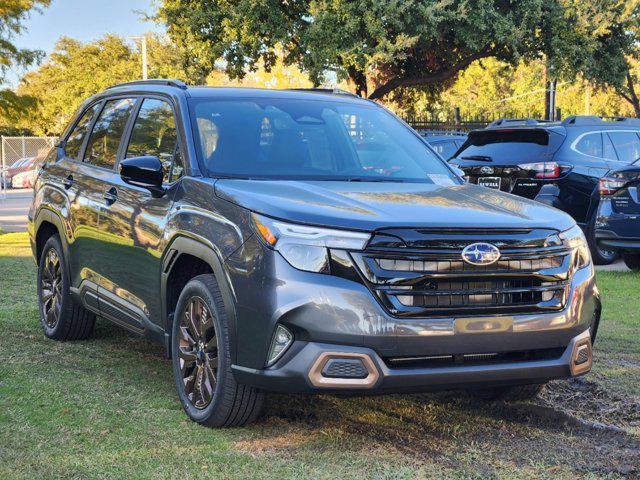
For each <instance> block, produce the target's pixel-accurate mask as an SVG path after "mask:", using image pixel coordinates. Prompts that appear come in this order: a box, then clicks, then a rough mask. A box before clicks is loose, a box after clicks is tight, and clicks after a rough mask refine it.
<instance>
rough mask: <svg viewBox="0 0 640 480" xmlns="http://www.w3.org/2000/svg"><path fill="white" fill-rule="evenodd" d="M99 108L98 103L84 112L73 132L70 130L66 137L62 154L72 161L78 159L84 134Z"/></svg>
mask: <svg viewBox="0 0 640 480" xmlns="http://www.w3.org/2000/svg"><path fill="white" fill-rule="evenodd" d="M99 107H100V104H99V103H96V104H95V105H92V106H91V107H90V108H89V109H88V110H87V111H86V112H84V114H83V115H82V117H81V118H80V120H79V121H78V123H77V124H76V126H75V127H73V130H71V133H70V134H69V136H68V137H67V142H66V144H65V146H64V152H65V154H66V156H67V158H72V159H74V160H77V159H78V157H79V155H80V149H81V148H82V142H83V141H84V137H85V134H86V133H87V130H88V129H89V126H90V125H91V121H92V120H93V117H94V116H95V115H96V113H97V112H98V108H99Z"/></svg>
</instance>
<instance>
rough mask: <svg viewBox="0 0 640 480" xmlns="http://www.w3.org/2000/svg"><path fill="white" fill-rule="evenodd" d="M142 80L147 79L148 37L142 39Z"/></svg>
mask: <svg viewBox="0 0 640 480" xmlns="http://www.w3.org/2000/svg"><path fill="white" fill-rule="evenodd" d="M142 79H143V80H146V79H147V36H146V35H144V36H143V37H142Z"/></svg>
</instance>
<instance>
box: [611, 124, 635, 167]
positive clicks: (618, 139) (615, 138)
mask: <svg viewBox="0 0 640 480" xmlns="http://www.w3.org/2000/svg"><path fill="white" fill-rule="evenodd" d="M609 137H611V141H612V142H613V146H614V147H615V149H616V153H617V154H618V158H619V159H620V161H621V162H625V163H633V162H635V161H636V160H637V159H638V158H640V137H638V134H637V133H635V132H609Z"/></svg>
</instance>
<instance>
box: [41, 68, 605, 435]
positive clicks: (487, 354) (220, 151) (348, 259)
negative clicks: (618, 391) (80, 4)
mask: <svg viewBox="0 0 640 480" xmlns="http://www.w3.org/2000/svg"><path fill="white" fill-rule="evenodd" d="M29 218H30V224H29V233H30V237H31V243H32V247H33V255H34V258H35V260H36V262H37V264H38V297H39V302H40V316H41V323H42V327H43V329H44V332H45V334H46V335H47V336H48V337H50V338H53V339H57V340H75V339H84V338H87V337H89V336H90V335H91V332H92V329H93V326H94V321H95V318H96V316H100V317H102V318H105V319H107V320H109V321H112V322H114V323H116V324H118V325H120V326H121V327H123V328H125V329H127V330H129V331H131V332H133V333H135V334H139V335H144V336H146V337H148V338H151V339H154V340H157V341H159V342H162V343H164V345H165V347H166V351H167V355H168V356H170V357H171V358H172V361H173V373H174V377H175V383H176V387H177V391H178V395H179V397H180V400H181V402H182V404H183V406H184V409H185V411H186V413H187V414H188V415H189V417H190V418H191V419H193V420H194V421H196V422H199V423H201V424H204V425H208V426H215V427H219V426H232V425H242V424H245V423H247V422H249V421H251V420H253V419H255V418H256V417H257V415H258V414H259V412H260V407H261V405H262V396H263V393H262V392H263V391H280V392H288V393H298V392H307V393H320V392H324V393H349V394H366V393H392V392H418V391H429V390H440V389H454V388H463V389H466V390H469V391H470V392H472V393H474V394H477V395H479V396H481V397H483V398H496V397H504V398H526V397H530V396H533V395H535V394H537V392H538V391H539V390H540V388H541V386H542V385H544V383H545V382H547V381H549V380H551V379H556V378H567V377H571V376H575V375H581V374H584V373H586V372H587V371H589V370H590V368H591V362H592V355H591V345H592V342H593V340H594V338H595V335H596V331H597V327H598V321H599V313H600V300H599V295H598V290H597V288H596V285H595V279H594V271H593V267H592V264H591V259H590V256H589V251H588V248H587V244H586V242H585V238H584V236H583V234H582V231H581V230H580V228H579V227H577V226H576V223H575V222H574V220H572V219H571V217H569V216H568V215H566V214H565V213H562V212H560V211H558V210H555V209H552V208H550V207H548V206H546V205H543V204H540V203H536V202H534V201H531V200H527V199H523V198H519V197H516V196H513V195H510V194H506V193H503V192H500V191H496V190H490V189H488V188H484V187H481V186H477V185H469V184H465V183H464V182H463V181H462V180H461V179H460V178H459V177H458V176H457V174H456V173H455V171H454V170H452V167H450V166H449V165H447V164H446V163H445V162H444V161H442V159H440V158H439V157H438V155H436V154H435V153H434V152H433V151H432V150H431V149H430V148H429V147H428V146H427V145H425V143H424V142H423V141H422V140H421V139H420V137H419V136H418V135H417V133H416V132H414V131H413V130H412V129H410V128H409V127H408V126H407V125H406V124H404V123H403V122H402V121H400V120H399V119H398V118H397V117H395V116H394V115H393V114H391V113H390V112H388V111H387V110H385V109H384V108H382V107H381V106H379V105H377V104H375V103H374V102H371V101H368V100H364V99H361V98H359V97H356V96H354V95H349V94H345V93H344V92H333V91H324V90H312V91H274V90H251V89H234V88H193V87H187V86H186V85H184V84H183V83H181V82H178V81H174V80H150V81H140V82H133V83H129V84H123V85H118V86H115V87H112V88H109V89H107V90H106V91H104V92H102V93H100V94H99V95H96V96H94V97H92V98H90V99H88V100H87V101H86V102H85V103H84V104H83V106H82V108H81V109H80V111H79V112H78V115H77V116H76V118H75V119H74V120H73V121H72V122H71V124H70V125H69V127H68V129H67V130H66V132H65V133H64V134H63V135H62V137H61V140H60V142H59V144H58V145H57V147H56V148H55V149H54V150H53V151H52V152H51V153H50V154H49V156H48V157H47V161H46V162H45V164H44V165H43V167H42V169H41V170H40V173H39V176H38V179H37V183H36V186H35V197H34V200H33V204H32V207H31V210H30V213H29Z"/></svg>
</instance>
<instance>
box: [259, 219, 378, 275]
mask: <svg viewBox="0 0 640 480" xmlns="http://www.w3.org/2000/svg"><path fill="white" fill-rule="evenodd" d="M251 218H252V220H253V224H254V226H255V228H256V231H257V232H258V234H259V235H260V237H261V238H262V239H263V240H264V241H265V242H266V243H267V245H269V246H270V247H272V248H273V249H275V250H277V251H278V252H280V254H281V255H282V256H283V257H284V259H285V260H286V261H287V262H289V263H290V264H291V266H293V267H295V268H297V269H298V270H305V271H307V272H321V273H324V272H328V270H329V251H328V249H329V248H339V249H342V250H362V249H364V247H365V246H366V245H367V243H368V242H369V239H370V238H371V235H370V234H368V233H363V232H351V231H348V230H333V229H330V228H321V227H309V226H306V225H295V224H292V223H285V222H282V221H280V220H274V219H272V218H268V217H264V216H262V215H258V214H256V213H253V214H252V215H251Z"/></svg>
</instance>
